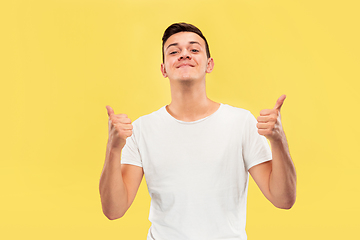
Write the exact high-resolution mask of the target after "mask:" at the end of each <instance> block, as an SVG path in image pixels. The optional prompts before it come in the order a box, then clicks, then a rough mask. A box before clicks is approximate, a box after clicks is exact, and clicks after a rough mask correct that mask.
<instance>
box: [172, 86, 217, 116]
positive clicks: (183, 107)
mask: <svg viewBox="0 0 360 240" xmlns="http://www.w3.org/2000/svg"><path fill="white" fill-rule="evenodd" d="M170 86H171V98H172V100H171V103H170V104H169V105H168V106H167V111H168V112H169V113H170V114H171V115H172V116H173V117H175V118H176V119H179V120H182V121H188V122H191V121H196V120H199V119H202V118H204V117H207V116H209V115H211V114H212V113H213V112H215V111H216V110H217V109H218V107H219V105H220V104H218V103H215V102H214V101H212V100H210V99H209V98H208V97H207V96H206V85H205V79H204V80H203V81H199V82H197V81H182V82H179V81H171V80H170Z"/></svg>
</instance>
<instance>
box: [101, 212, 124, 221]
mask: <svg viewBox="0 0 360 240" xmlns="http://www.w3.org/2000/svg"><path fill="white" fill-rule="evenodd" d="M103 213H104V215H105V216H106V217H107V218H108V219H109V220H116V219H119V218H122V217H123V216H124V215H125V212H124V213H116V212H106V211H103Z"/></svg>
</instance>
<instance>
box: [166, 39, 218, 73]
mask: <svg viewBox="0 0 360 240" xmlns="http://www.w3.org/2000/svg"><path fill="white" fill-rule="evenodd" d="M213 67H214V60H213V59H212V58H207V55H206V46H205V41H204V40H203V39H202V38H201V37H200V36H199V35H197V34H196V33H193V32H179V33H176V34H174V35H172V36H171V37H169V38H168V40H167V41H166V42H165V44H164V63H162V64H161V72H162V74H163V76H164V77H168V78H169V79H170V80H198V79H200V80H202V79H205V75H206V73H210V72H211V71H212V69H213Z"/></svg>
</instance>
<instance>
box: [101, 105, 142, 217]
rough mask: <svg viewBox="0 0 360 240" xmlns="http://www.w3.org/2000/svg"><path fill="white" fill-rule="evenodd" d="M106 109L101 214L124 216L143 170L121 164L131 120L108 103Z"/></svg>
mask: <svg viewBox="0 0 360 240" xmlns="http://www.w3.org/2000/svg"><path fill="white" fill-rule="evenodd" d="M107 109H108V115H109V139H108V144H107V149H106V157H105V163H104V168H103V171H102V173H101V177H100V183H99V191H100V197H101V204H102V209H103V212H104V214H105V216H106V217H107V218H109V219H110V220H114V219H118V218H121V217H122V216H124V214H125V213H126V211H127V210H128V209H129V207H130V206H131V204H132V202H133V201H134V199H135V196H136V193H137V190H138V188H139V186H140V183H141V180H142V177H143V174H144V173H143V169H142V168H141V167H138V166H134V165H129V164H121V160H120V157H121V150H122V148H123V147H124V146H125V143H126V138H127V137H130V136H131V134H132V125H131V120H130V119H129V118H127V116H126V115H125V114H118V115H115V114H114V111H113V110H112V108H111V107H107Z"/></svg>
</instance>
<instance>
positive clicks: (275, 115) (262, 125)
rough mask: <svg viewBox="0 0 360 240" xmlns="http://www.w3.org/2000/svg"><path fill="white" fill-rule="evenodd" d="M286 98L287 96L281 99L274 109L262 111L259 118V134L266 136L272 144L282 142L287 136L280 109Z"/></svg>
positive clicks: (257, 125)
mask: <svg viewBox="0 0 360 240" xmlns="http://www.w3.org/2000/svg"><path fill="white" fill-rule="evenodd" d="M285 98H286V95H282V96H281V97H279V99H278V100H277V101H276V104H275V107H274V108H273V109H264V110H261V111H260V116H259V117H258V118H257V121H258V123H257V124H256V127H257V128H258V133H259V134H260V135H263V136H265V137H266V138H267V139H269V141H270V142H272V141H277V140H280V139H281V138H282V137H283V136H284V135H285V134H284V130H283V128H282V125H281V116H280V109H281V106H282V105H283V103H284V100H285Z"/></svg>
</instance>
